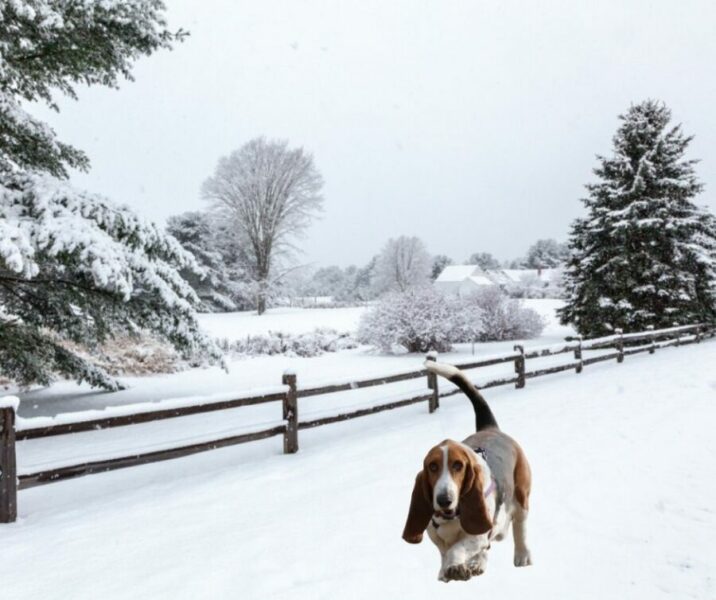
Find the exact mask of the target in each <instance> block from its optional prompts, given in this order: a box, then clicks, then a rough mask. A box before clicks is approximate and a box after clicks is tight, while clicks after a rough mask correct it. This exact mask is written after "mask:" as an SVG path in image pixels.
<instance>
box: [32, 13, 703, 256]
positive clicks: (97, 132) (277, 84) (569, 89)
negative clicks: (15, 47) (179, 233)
mask: <svg viewBox="0 0 716 600" xmlns="http://www.w3.org/2000/svg"><path fill="white" fill-rule="evenodd" d="M167 5H168V18H169V20H170V25H171V26H172V27H177V28H178V27H183V28H185V29H188V30H190V31H191V37H189V38H188V39H187V41H186V42H185V43H183V44H181V45H179V46H178V47H177V48H176V49H175V50H174V51H172V52H159V53H157V54H155V55H154V56H152V57H150V58H146V59H143V60H141V61H140V62H139V63H138V64H137V65H136V68H135V70H134V74H135V76H136V81H135V82H132V83H129V82H128V83H126V84H123V85H122V87H121V89H120V90H119V91H116V90H107V89H99V88H93V89H89V90H82V91H81V92H80V100H79V102H72V101H66V102H62V103H61V107H62V112H61V113H60V114H59V115H57V114H53V113H51V112H49V111H45V110H40V111H35V112H36V114H37V113H38V112H39V113H40V114H42V115H43V116H45V117H46V118H47V119H48V120H49V122H50V123H51V124H52V126H53V127H54V128H55V129H56V130H57V132H58V133H59V134H60V136H61V138H63V139H64V140H65V141H69V142H71V143H74V144H75V145H77V146H79V147H80V148H82V149H84V150H85V151H86V152H87V153H88V154H89V156H90V158H91V160H92V170H91V172H90V173H89V174H87V175H82V174H80V175H76V176H74V177H73V181H74V182H75V183H77V184H79V185H81V186H83V187H85V188H87V189H90V190H92V191H97V192H102V193H104V194H106V195H108V196H109V197H111V198H113V199H115V200H117V201H120V202H124V203H127V204H129V205H131V206H133V207H134V208H136V209H137V210H138V211H140V212H141V213H142V214H144V215H146V216H148V217H150V218H152V219H155V220H158V221H160V222H163V221H164V220H165V219H166V217H167V216H169V215H171V214H176V213H178V212H182V211H185V210H195V209H199V208H201V207H203V206H204V204H203V202H202V200H201V198H200V196H199V187H200V185H201V182H202V181H203V180H204V179H205V178H206V177H207V176H208V175H210V174H211V172H212V170H213V168H214V166H215V164H216V162H217V159H218V158H219V157H220V156H222V155H225V154H227V153H228V152H230V151H231V150H233V149H235V148H237V147H239V146H240V145H242V144H243V143H244V142H246V141H247V140H249V139H251V138H252V137H254V136H257V135H266V136H268V137H279V138H287V139H288V140H289V141H290V142H291V144H293V145H301V146H304V147H305V148H307V149H308V150H310V151H311V152H312V153H313V154H314V157H315V160H316V164H317V166H318V169H319V170H320V171H321V173H322V174H323V176H324V178H325V183H326V185H325V199H326V201H325V213H324V215H323V217H322V219H321V220H320V221H319V222H318V223H316V224H315V225H314V226H313V227H312V228H311V230H310V231H309V234H308V238H307V239H306V240H305V242H304V243H303V247H304V248H305V251H306V254H305V257H304V259H305V260H306V261H312V262H315V263H317V264H322V265H325V264H336V263H337V264H341V265H347V264H350V263H359V264H360V263H364V262H366V261H367V260H368V259H369V258H370V257H371V256H372V255H373V254H375V253H376V252H377V251H378V250H379V249H380V247H381V245H382V244H383V243H384V241H385V240H386V239H387V238H389V237H391V236H396V235H400V234H409V235H417V236H420V237H421V238H423V239H424V240H425V242H426V243H427V245H428V248H429V249H430V251H431V252H433V253H444V254H448V255H449V256H451V257H453V258H454V259H456V260H458V261H461V260H463V259H465V258H466V257H467V256H468V255H469V254H470V253H472V252H475V251H489V252H492V253H494V254H495V255H497V256H498V257H499V258H512V257H516V256H518V255H521V254H523V253H524V252H525V250H526V249H527V247H528V246H529V245H530V244H531V243H532V242H533V241H534V240H535V239H537V238H542V237H554V238H557V239H560V240H564V239H566V236H567V230H568V226H569V223H570V222H571V221H572V219H573V218H574V217H576V216H577V215H579V214H580V213H581V211H582V205H581V203H580V202H579V198H580V197H581V196H582V195H583V191H582V190H583V188H582V186H583V184H584V183H585V182H587V181H589V180H590V179H591V177H592V175H591V169H592V167H594V165H595V159H594V155H595V154H596V153H605V152H608V151H609V148H610V142H611V137H612V135H613V133H614V130H615V128H616V127H617V118H616V117H617V115H618V114H619V113H620V112H623V111H624V110H625V109H626V108H627V107H628V106H629V104H630V103H631V102H633V101H639V100H642V99H644V98H647V97H651V98H657V99H661V100H664V101H665V102H666V103H667V104H668V105H669V106H670V107H671V108H672V110H673V113H674V118H675V120H676V121H679V122H682V123H683V125H684V129H685V131H686V132H688V133H692V134H695V136H696V138H695V140H694V142H693V144H692V146H691V150H690V156H692V157H696V158H701V159H702V162H701V164H700V165H699V167H698V172H699V174H700V176H701V178H702V180H703V181H704V182H705V183H706V192H705V193H704V194H703V195H702V196H701V203H702V204H708V205H709V206H710V207H711V209H712V210H713V209H714V208H716V77H714V73H715V71H716V35H715V23H716V3H714V2H712V1H708V0H704V1H695V0H694V1H687V0H680V1H678V2H676V1H673V0H664V1H656V0H650V1H631V0H630V1H626V0H625V1H612V2H606V1H601V2H578V1H575V0H567V1H550V2H545V1H543V2H536V1H534V2H525V1H515V2H512V1H506V0H494V1H489V2H487V1H478V0H472V1H449V0H440V1H438V0H431V1H425V0H424V1H420V0H400V1H398V0H378V1H366V0H355V1H352V2H339V1H336V0H325V1H303V0H283V1H278V0H250V1H245V0H242V1H237V0H205V1H202V2H199V1H197V0H167Z"/></svg>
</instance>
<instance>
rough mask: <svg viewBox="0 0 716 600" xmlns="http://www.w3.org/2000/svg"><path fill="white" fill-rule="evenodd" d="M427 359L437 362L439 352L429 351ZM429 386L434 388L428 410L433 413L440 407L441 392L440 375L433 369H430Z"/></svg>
mask: <svg viewBox="0 0 716 600" xmlns="http://www.w3.org/2000/svg"><path fill="white" fill-rule="evenodd" d="M425 360H429V361H431V362H436V361H437V360H438V353H437V352H428V355H427V356H426V357H425ZM428 388H429V389H431V390H432V394H430V398H429V400H428V410H429V411H430V412H431V413H434V412H435V411H436V410H437V409H438V408H440V392H439V391H438V376H437V375H436V374H435V373H433V372H431V371H428Z"/></svg>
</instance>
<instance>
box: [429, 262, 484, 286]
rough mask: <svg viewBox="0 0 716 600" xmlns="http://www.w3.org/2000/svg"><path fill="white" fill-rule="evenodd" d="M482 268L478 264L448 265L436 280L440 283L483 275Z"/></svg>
mask: <svg viewBox="0 0 716 600" xmlns="http://www.w3.org/2000/svg"><path fill="white" fill-rule="evenodd" d="M481 274H482V269H481V268H480V267H479V266H478V265H448V266H447V267H445V268H444V269H443V272H442V273H440V275H439V276H438V278H437V279H436V280H435V281H437V282H440V283H447V282H459V281H465V280H466V279H468V278H469V277H472V276H473V275H481Z"/></svg>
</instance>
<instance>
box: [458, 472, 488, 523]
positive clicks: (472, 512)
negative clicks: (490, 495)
mask: <svg viewBox="0 0 716 600" xmlns="http://www.w3.org/2000/svg"><path fill="white" fill-rule="evenodd" d="M482 487H483V482H482V471H481V470H480V467H479V466H478V465H477V463H475V462H474V461H470V464H468V465H467V466H466V472H465V479H464V480H463V482H462V489H461V490H460V525H462V528H463V529H464V530H465V531H466V532H467V533H469V534H471V535H480V534H483V533H487V532H488V531H490V529H492V520H491V519H490V515H489V513H488V512H487V505H486V504H485V497H484V496H483V491H482Z"/></svg>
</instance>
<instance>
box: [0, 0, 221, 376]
mask: <svg viewBox="0 0 716 600" xmlns="http://www.w3.org/2000/svg"><path fill="white" fill-rule="evenodd" d="M163 12H164V4H163V2H161V1H160V0H128V1H123V2H119V1H116V0H112V1H107V2H65V1H59V0H13V1H11V2H0V375H4V376H6V377H8V378H10V379H12V380H14V381H15V382H17V383H19V384H23V385H29V384H33V383H40V384H47V383H49V382H50V381H51V380H52V378H53V376H54V375H55V374H58V373H59V374H62V375H64V376H66V377H72V378H74V379H76V380H77V381H87V382H88V383H90V384H91V385H94V386H100V387H104V388H106V389H117V388H119V387H120V384H119V383H118V382H117V381H115V380H114V379H112V378H111V377H110V376H109V375H108V374H107V373H106V372H105V371H103V370H102V369H101V368H99V367H97V366H96V365H94V364H92V363H91V362H88V361H86V360H85V359H83V358H82V357H80V356H79V355H78V354H76V353H74V352H73V351H72V350H71V349H70V348H71V346H70V345H68V344H66V343H65V342H66V341H70V342H74V343H77V344H81V345H83V346H85V347H87V348H91V347H93V346H94V345H96V344H98V343H101V342H103V341H104V340H106V339H107V338H109V337H111V336H113V335H116V334H136V333H139V332H140V331H142V330H145V331H151V332H154V333H156V334H158V335H159V336H161V337H163V338H164V339H166V340H167V341H169V342H170V343H172V344H173V345H174V346H175V347H176V348H177V349H178V350H179V351H180V352H181V353H182V354H183V355H184V356H185V357H189V356H194V357H195V356H197V355H202V354H203V355H205V356H209V357H210V358H212V359H218V358H219V354H218V351H217V350H216V348H215V346H214V345H213V343H211V342H210V341H209V340H208V339H207V338H206V337H205V336H204V335H203V334H202V333H201V332H200V331H199V327H198V324H197V321H196V318H195V313H194V307H195V306H196V305H197V304H198V301H199V300H198V298H197V296H196V294H195V293H194V291H193V290H192V288H191V287H190V286H189V284H188V283H187V282H186V281H185V280H184V279H182V277H181V276H180V275H179V271H180V270H183V271H194V272H200V271H201V269H200V267H199V266H198V265H197V263H196V261H195V260H194V258H193V256H192V255H191V254H190V253H188V252H186V251H185V250H184V249H182V247H181V246H180V245H179V244H178V243H177V241H176V240H175V239H173V238H172V237H171V236H167V235H165V234H164V233H163V232H162V231H160V230H159V229H158V228H157V227H156V226H155V225H154V224H152V223H148V222H145V221H144V220H143V219H141V218H139V217H137V216H136V215H135V214H134V213H133V212H132V211H131V210H129V209H128V208H127V207H124V206H118V205H115V204H113V203H111V202H109V201H108V200H106V199H104V198H102V197H100V196H97V195H94V194H88V193H86V192H81V191H78V190H75V189H73V188H72V187H71V186H70V185H68V184H66V183H65V182H63V181H61V179H64V178H66V177H67V175H68V169H69V168H81V169H82V168H86V167H87V166H88V160H87V157H86V156H85V155H84V154H83V153H82V152H81V151H80V150H77V149H75V148H73V147H71V146H69V145H67V144H65V143H63V142H61V141H59V140H58V139H57V138H56V136H55V133H54V131H52V129H51V128H50V127H48V126H47V125H46V124H45V123H43V122H41V121H38V120H37V119H35V118H34V117H32V116H31V115H30V114H29V113H27V112H26V110H25V107H26V106H27V105H28V103H30V102H45V103H46V104H48V105H49V106H51V107H53V108H55V109H56V108H57V105H56V103H55V101H54V98H53V94H54V93H56V92H59V93H61V94H65V95H67V96H69V97H73V98H74V97H75V92H74V86H75V85H77V84H89V85H91V84H98V85H106V86H111V87H116V85H117V83H118V81H119V79H120V78H122V77H124V78H128V79H131V72H130V68H131V66H132V64H133V62H134V61H135V60H136V59H137V58H138V57H139V56H141V55H148V54H151V53H152V52H154V51H155V50H157V49H159V48H168V47H169V46H171V43H172V42H173V41H174V40H176V39H178V38H181V37H182V35H183V34H182V33H181V32H179V33H171V32H169V31H168V30H167V29H166V26H165V22H164V16H163Z"/></svg>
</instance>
